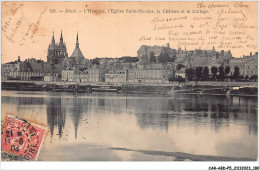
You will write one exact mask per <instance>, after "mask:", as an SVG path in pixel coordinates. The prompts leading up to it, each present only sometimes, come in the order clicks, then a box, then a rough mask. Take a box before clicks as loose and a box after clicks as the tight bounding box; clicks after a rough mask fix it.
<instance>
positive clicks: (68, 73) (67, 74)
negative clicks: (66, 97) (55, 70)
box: [61, 68, 75, 81]
mask: <svg viewBox="0 0 260 171" xmlns="http://www.w3.org/2000/svg"><path fill="white" fill-rule="evenodd" d="M74 74H75V68H67V69H64V70H62V72H61V80H62V81H74Z"/></svg>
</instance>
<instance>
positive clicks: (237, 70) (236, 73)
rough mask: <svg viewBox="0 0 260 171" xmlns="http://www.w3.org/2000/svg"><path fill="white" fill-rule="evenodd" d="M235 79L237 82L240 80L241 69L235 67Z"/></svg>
mask: <svg viewBox="0 0 260 171" xmlns="http://www.w3.org/2000/svg"><path fill="white" fill-rule="evenodd" d="M233 78H234V79H235V80H236V81H237V80H238V78H239V68H238V67H237V66H235V71H234V74H233Z"/></svg>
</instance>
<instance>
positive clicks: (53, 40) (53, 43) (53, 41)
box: [51, 31, 55, 47]
mask: <svg viewBox="0 0 260 171" xmlns="http://www.w3.org/2000/svg"><path fill="white" fill-rule="evenodd" d="M54 46H55V38H54V31H53V35H52V40H51V47H54Z"/></svg>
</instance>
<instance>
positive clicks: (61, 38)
mask: <svg viewBox="0 0 260 171" xmlns="http://www.w3.org/2000/svg"><path fill="white" fill-rule="evenodd" d="M60 40H63V37H62V30H61V33H60Z"/></svg>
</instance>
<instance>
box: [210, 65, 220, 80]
mask: <svg viewBox="0 0 260 171" xmlns="http://www.w3.org/2000/svg"><path fill="white" fill-rule="evenodd" d="M211 73H212V77H213V81H215V79H216V76H217V73H218V68H217V67H215V66H213V67H211Z"/></svg>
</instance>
